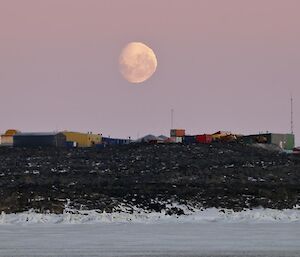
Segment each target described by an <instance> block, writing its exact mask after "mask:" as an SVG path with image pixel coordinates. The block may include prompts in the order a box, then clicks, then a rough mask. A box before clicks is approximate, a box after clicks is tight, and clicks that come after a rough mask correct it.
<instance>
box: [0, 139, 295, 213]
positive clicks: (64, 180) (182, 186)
mask: <svg viewBox="0 0 300 257" xmlns="http://www.w3.org/2000/svg"><path fill="white" fill-rule="evenodd" d="M173 203H176V205H174V207H170V205H172V204H173ZM181 204H183V205H188V206H193V207H199V208H209V207H216V208H227V209H233V210H235V211H240V210H243V209H248V208H254V207H265V208H273V209H289V208H293V207H295V206H297V205H300V156H297V155H287V154H284V153H280V152H276V151H269V150H265V149H261V148H259V147H254V146H248V145H244V144H240V143H226V144H225V143H213V144H210V145H205V144H194V145H182V144H156V145H155V144H153V145H152V144H130V145H123V146H107V147H105V148H103V149H95V148H89V149H83V148H81V149H80V148H74V149H59V148H9V147H1V148H0V212H2V211H3V212H5V213H16V212H22V211H27V210H30V209H34V210H35V211H37V212H50V213H62V212H63V211H64V209H65V208H66V207H68V208H74V209H81V210H94V209H96V210H99V211H100V212H102V211H106V212H113V211H120V208H119V207H120V206H121V205H123V206H124V205H125V206H126V205H127V206H136V207H138V208H142V209H144V210H147V211H156V212H160V211H161V210H166V211H167V213H168V214H170V215H172V214H178V215H180V214H184V211H183V210H182V209H180V207H178V206H180V205H181Z"/></svg>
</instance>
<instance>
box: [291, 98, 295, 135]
mask: <svg viewBox="0 0 300 257" xmlns="http://www.w3.org/2000/svg"><path fill="white" fill-rule="evenodd" d="M293 111H294V110H293V95H291V133H292V134H294V121H293V116H294V114H293Z"/></svg>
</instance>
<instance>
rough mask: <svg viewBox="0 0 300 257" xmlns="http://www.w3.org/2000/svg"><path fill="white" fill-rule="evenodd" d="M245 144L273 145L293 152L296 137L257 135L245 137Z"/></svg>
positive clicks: (270, 134) (269, 134)
mask: <svg viewBox="0 0 300 257" xmlns="http://www.w3.org/2000/svg"><path fill="white" fill-rule="evenodd" d="M243 142H244V143H246V144H256V143H261V144H273V145H277V146H279V147H280V148H282V149H284V150H293V148H294V147H295V135H293V134H276V133H265V134H256V135H249V136H244V137H243Z"/></svg>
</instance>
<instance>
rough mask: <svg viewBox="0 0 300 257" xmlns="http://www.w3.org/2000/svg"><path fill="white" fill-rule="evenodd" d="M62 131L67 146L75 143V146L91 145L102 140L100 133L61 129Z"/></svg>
mask: <svg viewBox="0 0 300 257" xmlns="http://www.w3.org/2000/svg"><path fill="white" fill-rule="evenodd" d="M62 133H63V134H64V135H65V136H66V140H67V142H68V143H67V145H68V146H71V145H76V146H77V147H92V146H95V145H97V144H100V143H101V141H102V136H101V135H100V134H93V133H80V132H72V131H63V132H62Z"/></svg>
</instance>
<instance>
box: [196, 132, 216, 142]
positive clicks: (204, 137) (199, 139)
mask: <svg viewBox="0 0 300 257" xmlns="http://www.w3.org/2000/svg"><path fill="white" fill-rule="evenodd" d="M212 141H213V138H212V135H208V134H203V135H197V136H196V142H197V143H201V144H210V143H211V142H212Z"/></svg>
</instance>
